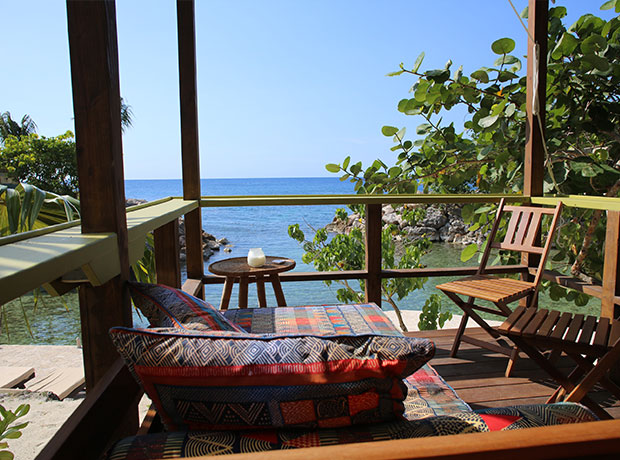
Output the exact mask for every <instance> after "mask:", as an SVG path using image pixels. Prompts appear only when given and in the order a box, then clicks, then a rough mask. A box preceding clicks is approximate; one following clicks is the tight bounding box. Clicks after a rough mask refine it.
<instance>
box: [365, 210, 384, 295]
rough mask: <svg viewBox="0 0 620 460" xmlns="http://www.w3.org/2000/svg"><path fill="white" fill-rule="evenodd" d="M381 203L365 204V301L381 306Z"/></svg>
mask: <svg viewBox="0 0 620 460" xmlns="http://www.w3.org/2000/svg"><path fill="white" fill-rule="evenodd" d="M381 211H382V208H381V205H380V204H367V205H366V271H367V272H368V278H366V302H374V303H376V304H377V305H379V306H381Z"/></svg>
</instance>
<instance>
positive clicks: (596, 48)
mask: <svg viewBox="0 0 620 460" xmlns="http://www.w3.org/2000/svg"><path fill="white" fill-rule="evenodd" d="M606 48H607V40H605V38H604V37H601V36H600V35H598V34H592V35H590V36H589V37H588V38H586V39H585V40H584V41H583V42H581V52H582V53H583V54H591V53H592V54H594V53H598V52H601V51H605V49H606Z"/></svg>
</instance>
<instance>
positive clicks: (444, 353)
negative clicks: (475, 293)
mask: <svg viewBox="0 0 620 460" xmlns="http://www.w3.org/2000/svg"><path fill="white" fill-rule="evenodd" d="M455 333H456V329H444V330H438V331H420V332H409V333H407V334H406V335H409V336H412V337H425V338H428V339H431V340H433V342H435V345H436V347H437V351H436V353H435V357H434V358H433V359H432V360H431V365H432V366H433V367H434V368H435V369H436V370H437V372H438V373H439V375H441V376H442V377H443V378H444V379H445V380H446V382H448V384H450V386H452V387H453V388H454V389H455V390H456V392H457V393H458V395H459V396H460V397H461V398H462V399H463V400H465V402H467V403H468V404H469V405H470V406H471V407H472V409H484V408H486V407H500V406H511V405H517V404H536V403H544V402H546V400H547V398H548V397H549V396H550V395H551V394H552V393H553V391H554V390H555V388H556V385H555V384H554V383H553V381H552V380H551V379H550V378H549V377H548V376H547V375H546V373H544V372H543V371H542V370H541V369H540V368H539V367H538V366H537V365H536V364H535V363H534V362H532V361H531V360H530V359H529V358H527V357H526V356H525V355H524V354H521V355H520V356H521V357H520V358H519V359H518V360H517V361H516V364H515V367H514V370H513V374H512V376H511V377H510V378H506V377H504V372H505V370H506V364H507V363H508V358H507V357H506V356H504V355H501V354H499V353H494V352H491V351H488V350H483V349H481V348H477V347H475V346H473V345H470V344H467V343H462V344H461V347H460V349H459V353H458V356H457V357H456V358H451V357H450V348H451V346H452V341H453V338H454V335H455ZM467 334H468V335H473V336H474V337H477V338H480V339H481V340H486V339H487V338H489V336H488V335H486V333H484V331H483V330H482V329H480V328H468V329H467ZM560 363H561V364H563V366H562V367H563V369H566V368H567V367H568V366H571V360H570V358H568V357H565V356H563V357H561V358H560ZM590 396H591V397H592V399H594V400H595V401H596V402H598V403H599V404H601V405H602V406H603V408H605V410H607V412H609V414H610V415H611V416H613V417H614V418H620V401H618V400H617V399H616V398H615V397H613V396H611V394H610V393H608V392H606V391H604V390H602V389H597V391H594V392H592V393H591V394H590Z"/></svg>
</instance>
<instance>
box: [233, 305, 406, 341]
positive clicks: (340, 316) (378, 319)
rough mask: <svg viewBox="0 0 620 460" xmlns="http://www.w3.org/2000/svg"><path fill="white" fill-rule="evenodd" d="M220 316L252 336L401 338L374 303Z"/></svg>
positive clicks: (258, 310)
mask: <svg viewBox="0 0 620 460" xmlns="http://www.w3.org/2000/svg"><path fill="white" fill-rule="evenodd" d="M222 313H223V314H224V316H225V317H226V318H227V319H228V320H229V321H231V322H232V323H234V324H236V325H238V326H241V327H242V328H243V329H245V330H246V331H248V332H251V333H253V334H276V335H281V334H303V335H329V336H332V335H361V334H373V335H393V336H396V335H398V336H402V333H401V332H400V331H399V330H398V329H396V328H395V327H394V325H393V324H392V323H391V321H390V320H389V319H388V317H387V316H385V314H384V313H383V312H382V311H381V309H380V308H379V307H378V306H377V305H376V304H374V303H367V304H352V305H321V306H319V305H308V306H304V307H277V308H247V309H241V310H239V309H234V310H226V311H224V312H222Z"/></svg>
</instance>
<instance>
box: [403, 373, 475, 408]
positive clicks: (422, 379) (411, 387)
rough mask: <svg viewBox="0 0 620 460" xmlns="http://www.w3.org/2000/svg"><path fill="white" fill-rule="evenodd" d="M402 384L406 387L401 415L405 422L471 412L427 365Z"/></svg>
mask: <svg viewBox="0 0 620 460" xmlns="http://www.w3.org/2000/svg"><path fill="white" fill-rule="evenodd" d="M403 382H404V383H405V385H406V386H407V398H406V399H405V401H404V405H405V412H404V414H403V416H404V417H405V418H406V419H407V420H416V419H421V418H425V417H432V416H435V415H449V414H454V413H456V412H463V411H471V408H470V407H469V405H468V404H467V403H466V402H465V401H463V400H462V399H461V398H459V397H458V395H457V394H456V392H455V391H454V389H453V388H452V387H451V386H450V385H448V384H447V383H446V381H445V380H444V379H443V378H441V376H440V375H439V374H438V373H437V371H436V370H435V369H434V368H433V367H432V366H431V365H430V364H428V363H427V364H425V365H424V366H422V368H420V369H418V370H417V371H416V372H414V373H413V374H412V375H410V376H409V377H407V378H406V379H404V380H403Z"/></svg>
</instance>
